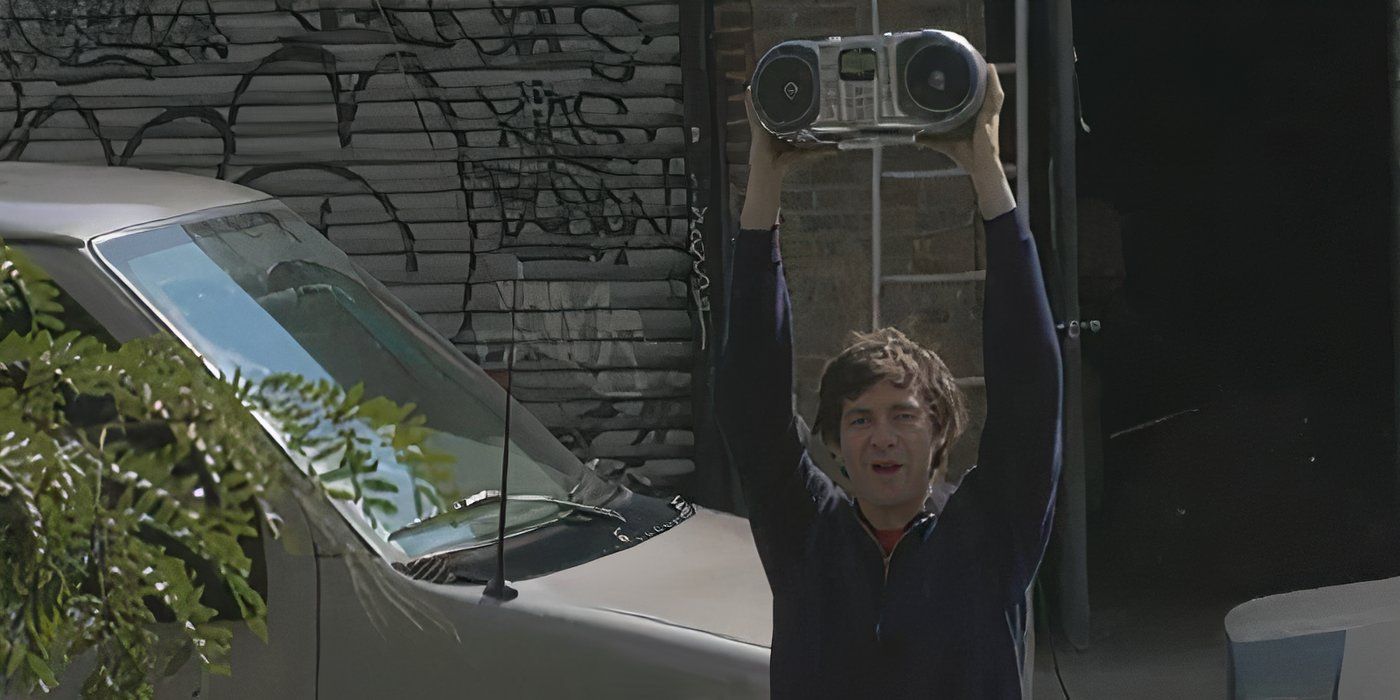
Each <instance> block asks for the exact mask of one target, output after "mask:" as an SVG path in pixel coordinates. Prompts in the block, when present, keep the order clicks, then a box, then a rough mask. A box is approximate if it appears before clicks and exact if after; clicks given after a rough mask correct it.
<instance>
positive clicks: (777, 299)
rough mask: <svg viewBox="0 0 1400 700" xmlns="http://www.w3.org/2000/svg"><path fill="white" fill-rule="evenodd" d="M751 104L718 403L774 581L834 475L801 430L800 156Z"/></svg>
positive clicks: (721, 423)
mask: <svg viewBox="0 0 1400 700" xmlns="http://www.w3.org/2000/svg"><path fill="white" fill-rule="evenodd" d="M749 110H750V112H749V121H750V126H751V130H752V132H753V135H752V139H753V140H752V146H751V148H750V154H749V184H748V190H747V196H746V198H745V200H744V210H743V213H742V214H741V215H740V217H739V228H740V231H739V234H738V236H737V238H736V240H735V242H734V247H733V249H732V250H731V251H730V256H729V263H730V266H731V270H732V272H733V282H732V286H731V289H730V294H729V303H728V316H729V328H728V332H727V333H726V334H725V336H724V337H725V340H724V345H723V347H722V349H721V353H720V361H719V370H718V375H717V377H716V388H715V394H716V397H715V399H716V401H715V404H716V408H717V413H718V415H717V416H716V418H717V422H718V423H719V427H720V430H721V432H722V433H723V435H724V440H725V444H726V446H727V448H728V451H729V456H730V459H731V460H733V462H734V464H735V467H736V469H737V470H738V472H739V480H740V484H741V486H742V487H743V491H744V500H745V502H746V503H747V504H748V507H749V522H750V525H751V526H752V528H753V533H754V540H755V541H756V542H757V543H758V550H759V554H760V555H761V556H762V558H763V563H764V567H765V568H766V569H767V571H768V578H769V582H770V583H772V584H773V585H774V586H777V585H779V583H780V579H781V572H782V571H786V570H788V567H787V564H788V563H790V562H791V560H792V557H794V556H796V554H797V551H798V549H799V547H798V546H797V544H798V542H799V541H800V539H801V537H802V535H803V533H805V532H806V530H807V527H808V524H809V523H810V522H811V519H812V516H813V514H814V513H815V505H814V503H813V496H812V490H811V489H813V488H818V489H824V490H829V489H830V482H829V481H826V479H825V477H824V476H822V475H821V474H820V472H819V471H818V470H817V469H815V468H814V467H813V466H812V464H811V461H810V459H809V458H808V457H807V455H806V452H805V450H804V449H803V446H802V444H801V441H800V439H799V437H798V434H797V425H796V420H795V415H794V413H793V406H792V389H793V380H792V312H791V307H790V302H789V299H788V290H787V282H786V280H785V279H784V277H783V268H782V260H781V258H780V256H779V254H778V228H777V224H776V219H777V215H778V198H779V194H780V193H781V190H782V178H783V175H784V173H785V172H786V170H787V168H788V167H789V166H790V165H791V163H792V162H793V161H794V160H795V159H797V158H799V157H801V156H800V154H798V153H796V152H793V151H792V150H791V149H790V147H788V146H786V145H785V144H781V143H780V142H778V141H777V139H775V138H774V137H773V136H772V135H770V134H768V133H767V131H765V130H764V129H763V128H762V127H761V126H758V124H757V121H756V119H755V118H754V116H753V112H752V106H751V105H750V107H749ZM813 480H816V481H817V482H823V483H813Z"/></svg>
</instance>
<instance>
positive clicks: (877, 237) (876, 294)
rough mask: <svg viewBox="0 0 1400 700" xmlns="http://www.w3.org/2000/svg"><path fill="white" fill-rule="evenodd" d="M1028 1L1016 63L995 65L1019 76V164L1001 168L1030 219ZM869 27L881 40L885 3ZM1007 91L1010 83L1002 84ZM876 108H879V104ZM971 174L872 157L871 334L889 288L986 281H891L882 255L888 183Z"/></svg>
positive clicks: (960, 276) (943, 277)
mask: <svg viewBox="0 0 1400 700" xmlns="http://www.w3.org/2000/svg"><path fill="white" fill-rule="evenodd" d="M1028 2H1029V0H1016V28H1015V32H1016V34H1015V46H1016V56H1015V58H1016V60H1015V61H1014V62H1011V63H995V64H993V65H995V67H996V71H997V74H998V76H999V77H1001V78H1002V79H1003V80H1004V79H1005V78H1006V77H1007V76H1008V75H1014V76H1015V78H1016V81H1015V93H1014V94H1015V95H1016V119H1015V122H1016V161H1015V162H1014V163H1003V164H1002V167H1003V168H1004V169H1005V171H1006V177H1007V179H1009V180H1012V181H1013V182H1014V183H1015V185H1016V207H1017V216H1021V217H1026V218H1024V219H1023V220H1029V217H1030V206H1029V204H1030V184H1029V181H1028V179H1027V178H1024V177H1020V175H1021V173H1025V172H1028V168H1029V167H1030V166H1029V163H1028V159H1029V157H1030V156H1029V150H1030V149H1028V148H1027V147H1026V145H1027V143H1026V142H1027V138H1028V132H1029V126H1030V112H1029V107H1028V105H1029V103H1030V94H1029V90H1030V85H1029V82H1028V80H1027V71H1026V70H1025V66H1026V60H1027V47H1026V29H1027V17H1028V13H1029V8H1028ZM870 26H871V34H873V35H875V36H879V34H880V2H879V0H870ZM1003 85H1005V83H1003ZM876 108H877V109H878V108H879V105H878V101H877V104H876ZM966 174H967V173H966V172H964V171H963V169H962V168H959V167H950V168H939V169H934V170H888V171H887V170H885V169H884V146H883V145H882V144H880V143H878V142H877V143H875V144H873V145H872V147H871V153H870V267H871V271H870V327H871V330H878V329H879V328H880V327H881V318H880V296H881V293H882V292H883V290H884V287H885V285H887V284H967V283H972V284H975V283H978V282H982V281H984V280H986V278H987V271H986V270H968V271H966V272H943V273H932V274H912V275H886V274H884V271H883V269H882V260H881V255H882V252H883V245H882V244H883V241H882V240H881V208H880V191H881V189H880V186H881V182H882V181H883V180H885V179H896V180H911V179H918V180H928V179H939V178H948V177H962V176H965V175H966ZM957 379H958V384H959V385H960V386H978V385H981V384H983V378H982V377H958V378H957Z"/></svg>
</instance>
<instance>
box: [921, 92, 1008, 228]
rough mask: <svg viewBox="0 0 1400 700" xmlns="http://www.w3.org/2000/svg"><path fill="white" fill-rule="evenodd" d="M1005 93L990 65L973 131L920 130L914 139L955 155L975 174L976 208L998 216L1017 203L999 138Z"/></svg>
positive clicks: (961, 163)
mask: <svg viewBox="0 0 1400 700" xmlns="http://www.w3.org/2000/svg"><path fill="white" fill-rule="evenodd" d="M1005 101H1006V93H1005V92H1003V91H1002V89H1001V79H1000V78H998V77H997V69H996V66H994V65H991V64H988V65H987V90H986V93H985V94H984V95H983V97H982V109H981V110H979V111H978V112H977V116H976V117H975V118H974V119H973V124H972V132H971V133H970V134H968V135H967V136H963V137H961V138H954V139H950V138H947V137H946V136H939V135H933V134H919V135H918V136H916V137H915V142H916V143H918V144H919V145H920V146H924V147H926V148H930V149H933V150H935V151H938V152H939V153H942V154H944V155H946V156H948V157H949V158H951V159H953V162H954V163H957V164H958V166H959V167H961V168H962V169H963V170H966V171H967V174H968V176H970V177H971V178H972V188H973V190H974V191H975V192H976V193H977V208H978V209H980V210H981V212H982V218H984V219H995V218H996V217H998V216H1000V215H1002V214H1005V213H1006V212H1008V211H1011V210H1012V209H1013V208H1015V207H1016V200H1015V199H1014V198H1013V197H1012V196H1011V185H1010V184H1009V183H1008V182H1007V181H1006V171H1005V170H1003V169H1002V165H1001V144H1000V142H999V141H998V134H999V133H1000V122H1001V106H1002V103H1003V102H1005Z"/></svg>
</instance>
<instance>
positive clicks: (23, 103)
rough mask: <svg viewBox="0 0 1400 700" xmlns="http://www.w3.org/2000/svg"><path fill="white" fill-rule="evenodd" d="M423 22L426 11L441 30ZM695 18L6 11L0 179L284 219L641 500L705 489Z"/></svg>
mask: <svg viewBox="0 0 1400 700" xmlns="http://www.w3.org/2000/svg"><path fill="white" fill-rule="evenodd" d="M430 6H431V8H432V9H428V8H429V7H430ZM679 31H680V23H679V10H678V4H677V2H675V1H665V0H600V1H599V2H597V3H594V4H590V5H588V6H582V5H579V4H577V3H573V2H564V1H560V2H549V1H546V0H541V1H540V2H536V3H534V4H530V5H522V4H520V3H514V2H511V3H505V2H494V1H493V2H486V1H484V0H482V1H468V0H435V1H434V2H432V3H427V2H411V1H409V0H382V2H375V1H374V0H193V1H191V0H89V1H88V2H85V3H80V4H78V3H70V2H68V0H14V2H10V3H5V4H4V6H3V8H0V71H3V72H0V158H6V159H23V160H35V161H55V162H83V163H108V164H115V165H130V166H137V167H144V168H157V169H171V170H181V171H188V172H193V173H198V174H203V175H208V176H214V177H220V178H224V179H228V180H233V181H237V182H241V183H244V184H247V185H250V186H252V187H255V188H258V189H261V190H264V191H267V192H269V193H271V194H273V195H276V196H279V197H281V198H282V199H283V201H285V202H286V203H287V204H289V205H290V206H291V207H293V208H294V209H296V210H297V211H298V212H299V213H301V214H302V215H303V216H305V217H306V218H307V219H308V220H309V221H311V222H312V223H313V224H315V225H316V226H318V227H319V228H320V229H321V230H322V231H323V232H324V233H325V234H326V235H327V236H328V237H329V238H330V240H331V241H333V242H334V243H335V244H336V245H338V246H340V247H341V248H342V249H344V250H345V251H346V252H347V253H349V254H350V255H351V256H352V257H353V258H354V259H355V260H356V261H357V262H358V263H360V264H361V265H363V266H364V267H365V268H367V269H368V270H369V271H370V272H371V273H372V274H374V275H375V276H377V277H378V278H379V279H381V280H382V281H383V282H385V283H386V284H387V285H389V287H390V288H391V289H393V290H394V292H395V293H396V294H398V295H399V296H401V297H402V298H403V299H404V301H405V302H407V303H408V304H409V305H410V306H411V307H412V308H413V309H414V310H416V311H417V312H419V313H420V314H422V315H423V317H424V318H426V319H427V320H428V322H429V323H431V324H432V325H433V326H434V327H435V328H436V329H437V330H438V331H439V332H441V333H442V334H443V335H444V336H446V337H447V338H449V339H451V341H452V342H453V343H455V344H456V345H457V347H458V348H460V349H461V350H462V352H464V353H465V354H466V355H467V356H468V357H470V358H472V359H474V360H477V361H478V362H480V363H482V364H483V365H485V366H487V367H492V366H500V365H501V359H502V357H503V348H504V345H505V343H506V342H507V341H508V340H509V338H510V332H511V329H510V327H509V324H508V321H507V314H506V307H505V305H504V303H503V300H504V299H506V298H507V297H506V296H505V295H506V294H508V293H509V292H510V289H511V283H509V282H503V280H508V279H512V278H513V277H514V275H515V270H516V269H517V268H516V266H517V263H519V264H520V265H522V266H523V269H524V276H525V279H526V280H527V281H526V282H525V283H524V284H523V285H522V289H521V290H520V296H521V298H522V300H523V306H522V307H521V308H522V310H521V313H520V314H519V315H518V326H519V327H518V329H517V332H518V336H519V338H520V339H522V340H530V341H535V342H533V343H532V344H529V345H527V346H524V347H522V349H521V354H520V355H519V361H518V363H517V365H516V367H517V373H516V377H515V390H516V393H517V395H518V397H519V398H520V400H521V401H523V402H524V403H525V405H526V406H528V407H529V408H530V409H532V410H533V411H534V412H535V413H536V414H537V415H538V416H539V417H540V418H541V419H542V420H543V421H544V423H545V424H546V425H548V426H549V427H550V428H551V429H553V430H554V431H555V432H556V434H558V435H559V436H560V437H561V438H562V439H563V440H564V442H565V444H567V445H569V446H570V447H571V448H573V449H574V450H575V451H576V452H577V453H579V454H580V455H581V456H583V457H599V458H602V460H603V461H602V464H601V466H600V471H602V472H604V473H607V474H611V475H612V476H614V477H616V478H619V479H623V480H625V481H627V482H628V483H630V484H631V485H633V486H642V487H645V486H648V485H658V486H662V487H664V486H666V485H669V484H672V483H674V482H675V481H676V479H677V478H678V477H680V476H682V475H684V474H687V473H689V472H690V471H692V470H693V449H694V448H693V444H692V443H693V442H694V439H693V432H692V430H691V396H690V394H691V389H690V387H691V376H692V374H691V373H692V362H693V355H694V350H693V347H692V312H691V310H690V307H691V301H690V300H691V295H690V285H691V278H690V274H691V262H692V260H691V258H690V256H689V255H688V254H687V252H686V244H687V240H688V234H689V222H688V219H687V212H688V209H687V204H688V202H687V197H688V191H687V178H686V176H685V172H686V171H685V162H684V160H683V157H682V156H683V153H684V147H685V142H684V136H683V131H684V125H683V111H682V104H681V102H682V100H681V69H680V55H679V54H680V37H679Z"/></svg>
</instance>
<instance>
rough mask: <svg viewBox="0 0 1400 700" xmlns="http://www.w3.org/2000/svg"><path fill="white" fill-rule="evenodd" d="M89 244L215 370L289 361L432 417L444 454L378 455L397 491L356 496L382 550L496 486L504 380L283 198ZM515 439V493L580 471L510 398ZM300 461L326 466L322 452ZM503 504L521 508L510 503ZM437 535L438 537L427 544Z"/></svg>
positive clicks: (273, 368)
mask: <svg viewBox="0 0 1400 700" xmlns="http://www.w3.org/2000/svg"><path fill="white" fill-rule="evenodd" d="M96 250H97V252H98V253H99V255H100V256H101V258H102V259H103V260H104V261H105V262H106V263H107V264H109V265H110V266H111V267H112V268H113V269H114V270H116V271H117V273H118V274H119V276H120V277H122V278H123V279H124V280H125V281H126V283H127V284H128V285H129V286H131V287H132V288H133V290H134V291H135V292H136V293H137V295H138V296H139V297H141V298H142V299H143V300H145V301H146V302H147V303H149V304H150V305H151V306H152V307H153V308H154V309H155V311H156V312H157V313H158V314H159V315H160V316H161V317H162V318H163V319H164V320H165V321H166V322H167V323H168V324H169V325H170V327H171V328H172V330H174V331H175V333H176V334H177V335H179V336H180V337H181V338H183V339H184V340H185V341H186V342H187V343H188V344H189V345H190V346H191V347H192V348H193V349H194V350H195V351H196V352H198V353H199V354H200V355H201V356H203V357H204V358H205V360H206V361H207V362H209V363H210V364H211V365H213V366H214V367H215V368H216V369H217V370H218V371H219V372H220V373H221V374H223V375H224V376H230V377H231V376H233V375H234V373H235V372H237V373H238V374H240V375H241V376H242V377H245V378H247V379H250V380H252V381H259V380H262V379H265V378H267V377H271V376H274V375H282V374H294V375H298V376H301V377H304V378H306V379H308V380H313V381H314V380H328V381H330V382H333V383H335V384H336V385H338V386H340V387H342V388H349V387H351V386H354V385H357V384H362V385H363V386H364V389H365V396H366V397H376V396H382V397H384V398H387V399H390V400H392V401H395V402H397V403H400V404H406V403H413V404H415V405H416V406H417V408H418V411H419V412H421V413H422V414H423V415H424V416H425V417H426V419H427V423H426V425H427V427H428V428H429V429H430V430H429V431H428V438H427V440H426V442H427V445H426V446H427V447H428V448H430V449H432V450H434V451H436V452H440V453H443V454H445V455H448V456H449V457H450V462H448V463H447V464H446V465H434V468H433V469H431V470H425V469H423V468H420V467H417V466H415V465H413V464H402V463H400V462H398V461H396V460H394V459H393V457H392V455H391V454H387V453H386V454H376V455H375V457H376V459H378V460H379V466H378V470H377V472H376V476H377V477H378V478H379V479H380V480H381V481H383V482H386V483H388V484H390V485H392V490H391V491H390V492H388V493H382V494H376V495H375V499H376V500H375V501H374V502H371V501H370V499H368V498H363V499H360V500H359V501H357V503H358V507H359V515H360V516H361V517H360V519H359V522H358V523H357V527H359V528H360V529H361V534H363V535H367V539H371V540H373V541H375V542H377V545H378V548H379V549H380V551H383V552H386V553H398V554H401V555H402V556H406V557H410V558H411V557H415V556H418V555H421V554H423V553H424V552H423V551H413V548H414V547H415V545H412V544H407V545H406V544H404V542H408V543H412V542H415V541H417V540H415V539H414V538H407V539H406V540H405V541H404V542H399V543H397V544H396V543H391V542H390V540H389V537H388V536H389V534H390V533H393V532H395V531H398V530H401V529H403V528H405V527H408V526H410V525H412V524H413V523H414V522H415V521H418V520H420V519H426V518H431V517H433V516H435V515H438V514H440V513H442V512H443V511H444V510H445V509H447V508H449V507H450V504H453V503H454V502H456V501H458V500H460V499H464V498H467V497H469V496H472V495H473V494H476V493H478V492H480V491H483V490H488V489H496V488H499V486H500V466H501V450H502V445H503V439H502V436H503V428H504V422H503V414H504V408H505V395H504V392H503V391H502V390H501V388H500V387H499V386H498V385H497V384H496V383H495V382H493V381H492V380H491V379H490V378H489V377H488V376H487V375H486V374H485V373H484V372H482V371H481V370H480V368H478V367H476V366H475V365H473V364H471V363H469V362H467V361H466V360H465V358H463V357H462V356H461V355H460V354H458V353H456V352H455V351H454V350H453V349H452V348H451V347H450V346H447V345H446V344H444V343H442V342H441V341H439V340H437V339H436V338H435V337H434V336H433V335H432V331H431V329H429V328H428V327H427V326H426V324H424V323H423V322H422V321H421V320H419V319H417V317H416V316H413V315H412V314H411V313H406V312H405V311H404V310H403V309H402V308H400V307H399V305H396V304H395V303H394V302H393V301H392V300H391V299H388V298H386V297H387V293H385V292H383V291H382V287H379V288H378V289H375V284H374V283H372V282H369V281H368V280H366V279H364V278H362V277H361V276H360V273H359V272H358V271H357V269H356V268H355V267H354V266H353V265H351V264H350V262H349V260H348V258H346V257H345V255H344V254H343V253H341V252H340V251H339V250H338V249H336V248H335V247H334V246H333V245H331V244H330V242H329V241H327V240H326V239H325V237H324V236H322V235H321V234H320V233H319V232H317V231H316V230H315V229H313V228H311V227H310V226H309V225H307V224H305V223H304V222H302V221H301V220H300V219H298V218H296V216H295V215H294V214H292V213H290V212H289V211H285V210H281V211H269V212H252V213H245V214H236V215H229V216H222V217H217V218H213V219H210V220H207V221H201V222H198V223H189V224H179V225H171V226H166V227H162V228H158V229H154V230H149V231H143V232H139V233H131V234H119V235H115V236H109V237H106V238H103V239H100V240H99V241H98V242H97V244H96ZM366 429H368V428H366ZM510 449H511V457H510V484H509V488H510V491H511V493H518V494H527V493H528V494H539V495H543V496H549V497H551V498H558V499H564V498H567V497H568V495H569V491H570V489H571V487H573V486H574V485H576V484H578V483H579V481H580V479H581V478H582V477H581V471H582V470H583V469H584V468H583V466H582V465H581V464H580V463H579V461H578V459H577V458H576V457H575V456H574V455H573V454H572V453H570V452H569V451H568V450H567V449H565V448H564V447H563V446H562V445H560V444H559V442H558V441H557V440H556V439H555V438H554V437H553V436H552V435H551V434H549V432H548V431H547V430H546V429H545V428H544V426H543V425H541V424H540V423H539V422H538V421H537V420H536V419H534V418H533V416H531V415H530V414H529V413H528V412H526V411H523V410H520V409H519V407H516V410H515V411H514V412H513V415H512V426H511V447H510ZM301 466H302V467H303V468H304V469H308V470H316V471H318V473H319V472H323V471H324V465H316V464H309V463H306V464H302V465H301ZM327 476H328V478H329V477H333V476H334V475H333V474H331V475H327ZM538 510H539V506H538V505H532V506H531V507H530V508H523V507H522V508H520V509H519V510H518V517H519V519H520V523H521V524H527V523H529V522H535V521H538V520H539V519H540V514H539V513H538V512H537V511H538ZM511 513H512V517H516V513H517V510H516V509H515V508H513V507H512V509H511ZM510 526H511V523H510V522H509V521H508V527H510ZM489 534H491V531H487V530H482V529H481V528H471V527H461V528H457V529H456V530H455V531H453V532H451V533H449V534H448V536H447V539H448V540H451V539H452V538H457V539H459V540H461V542H460V543H462V544H469V543H470V542H471V541H473V540H475V539H480V538H482V537H484V536H487V535H489ZM445 544H446V543H445V542H444V540H443V538H442V537H437V538H433V541H432V543H431V546H432V547H435V548H441V547H443V546H444V545H445ZM423 546H425V547H426V546H429V545H428V544H425V545H423Z"/></svg>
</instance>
